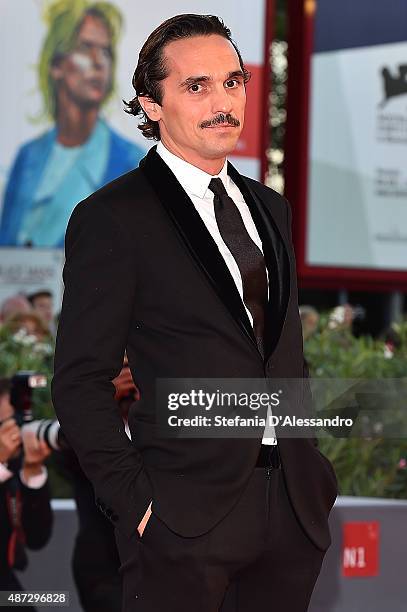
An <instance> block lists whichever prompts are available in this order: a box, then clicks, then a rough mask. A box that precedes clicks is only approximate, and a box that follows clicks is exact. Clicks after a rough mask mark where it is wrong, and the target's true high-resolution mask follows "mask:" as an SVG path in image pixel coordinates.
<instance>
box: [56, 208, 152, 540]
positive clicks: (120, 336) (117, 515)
mask: <svg viewBox="0 0 407 612" xmlns="http://www.w3.org/2000/svg"><path fill="white" fill-rule="evenodd" d="M63 280H64V284H65V289H64V296H63V303H62V309H61V314H60V319H59V325H58V332H57V338H56V348H55V360H54V375H53V379H52V382H51V394H52V401H53V404H54V408H55V412H56V414H57V417H58V419H59V422H60V424H61V427H62V429H63V431H64V434H65V436H66V438H67V440H68V442H69V444H70V445H71V447H72V449H73V450H74V451H75V453H76V455H77V457H78V459H79V463H80V465H81V467H82V469H83V471H84V473H85V475H86V476H87V477H88V479H89V480H90V481H91V483H92V485H93V487H94V491H95V495H96V503H97V505H98V507H99V509H100V510H102V512H103V513H104V514H105V515H106V516H107V518H109V519H110V520H111V521H112V522H113V523H114V524H115V526H116V527H117V529H118V530H119V531H121V532H122V533H123V534H124V535H126V536H127V537H130V535H131V534H132V533H134V530H136V529H137V526H138V524H139V523H140V521H141V519H142V517H143V515H144V513H145V511H146V509H147V507H148V505H149V503H150V501H151V499H152V488H151V484H150V481H149V479H148V476H147V473H146V472H145V470H144V469H143V464H142V457H141V455H140V453H139V452H138V451H137V449H136V448H135V447H134V445H133V444H132V442H131V441H130V440H129V438H128V437H127V435H126V433H125V431H124V424H123V421H122V418H121V416H120V414H119V410H118V405H117V402H116V401H115V399H114V396H115V387H114V384H113V383H112V380H113V379H114V378H116V376H118V374H119V373H120V370H121V368H122V365H123V358H124V352H125V349H126V344H127V338H128V334H129V329H130V325H131V318H132V311H133V306H134V299H135V292H136V282H137V281H136V270H135V261H134V252H133V250H132V249H131V245H130V244H128V240H126V239H125V236H124V232H123V229H122V228H121V227H120V225H119V223H118V221H117V220H116V219H115V218H114V216H113V215H112V214H111V213H110V212H109V210H108V208H107V207H105V204H104V202H103V201H102V200H101V199H100V198H99V199H97V198H95V197H94V196H91V198H89V199H88V200H84V201H83V202H80V203H79V204H78V205H77V206H76V207H75V209H74V211H73V212H72V214H71V217H70V219H69V222H68V226H67V230H66V234H65V265H64V269H63Z"/></svg>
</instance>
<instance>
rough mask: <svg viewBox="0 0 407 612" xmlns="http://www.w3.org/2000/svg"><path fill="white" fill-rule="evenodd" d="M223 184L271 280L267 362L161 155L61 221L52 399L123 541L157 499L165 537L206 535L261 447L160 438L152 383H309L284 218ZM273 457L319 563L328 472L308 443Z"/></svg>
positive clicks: (261, 192) (277, 204) (328, 502)
mask: <svg viewBox="0 0 407 612" xmlns="http://www.w3.org/2000/svg"><path fill="white" fill-rule="evenodd" d="M228 172H229V173H230V175H231V177H232V178H233V180H234V181H235V183H236V184H237V186H238V187H239V189H240V190H241V192H242V193H243V196H244V198H245V200H246V202H247V204H248V206H249V208H250V210H251V213H252V216H253V219H254V221H255V223H256V226H257V229H258V231H259V235H260V238H261V239H262V243H263V248H264V253H265V259H266V263H267V267H268V270H269V275H270V300H269V304H268V308H269V316H270V321H272V325H270V326H269V330H268V336H267V354H266V358H265V359H264V360H263V358H262V357H261V354H260V353H259V351H258V349H257V345H256V341H255V338H254V336H253V331H252V327H251V325H250V322H249V319H248V317H247V314H246V311H245V309H244V306H243V303H242V300H241V298H240V296H239V293H238V290H237V288H236V286H235V283H234V281H233V279H232V277H231V275H230V273H229V271H228V269H227V267H226V264H225V262H224V260H223V258H222V256H221V254H220V253H219V250H218V249H217V246H216V244H215V243H214V241H213V239H212V237H211V235H210V234H209V232H208V231H207V229H206V227H205V225H204V224H203V222H202V220H201V218H200V216H199V214H198V212H197V211H196V209H195V207H194V205H193V203H192V202H191V200H190V199H189V197H188V195H187V194H186V192H185V191H184V189H183V188H182V187H181V185H180V184H179V183H178V181H177V180H176V178H175V176H174V175H173V173H172V172H171V171H170V169H169V168H168V166H167V165H166V164H165V163H164V161H163V160H162V159H161V158H160V156H159V155H158V154H157V152H156V150H155V147H153V148H152V149H151V150H150V151H149V153H148V154H147V156H146V157H145V158H144V159H143V160H142V162H141V163H140V167H139V168H137V169H136V170H133V171H131V172H129V173H127V174H125V175H123V176H122V177H120V178H118V179H117V180H115V181H113V182H112V183H109V184H108V185H106V186H105V187H103V188H102V189H100V190H99V191H97V192H96V193H94V194H93V195H91V196H90V197H89V198H87V199H86V200H84V201H83V202H80V203H79V204H78V205H77V206H76V207H75V209H74V211H73V213H72V215H71V217H70V219H69V223H68V227H67V231H66V236H65V256H66V261H65V266H64V271H63V278H64V282H65V292H64V298H63V304H62V310H61V316H60V321H59V329H58V334H57V340H56V352H55V369H54V377H53V380H52V397H53V402H54V406H55V410H56V413H57V416H58V418H59V420H60V423H61V425H62V428H63V430H64V433H65V434H66V436H67V438H68V440H69V442H70V444H71V445H72V447H73V448H74V450H75V451H76V453H77V455H78V458H79V461H80V463H81V465H82V468H83V470H84V472H85V473H86V474H87V476H88V478H89V479H90V480H91V482H92V483H93V485H94V488H95V493H96V500H97V503H98V505H99V507H100V508H101V509H102V510H103V512H104V513H105V514H106V515H107V516H108V517H109V518H110V519H111V520H112V521H113V522H114V523H115V525H116V527H117V529H119V530H120V531H122V532H123V533H124V534H126V535H127V536H130V535H131V534H132V533H133V532H134V530H135V529H136V527H137V525H138V523H139V521H140V520H141V518H142V516H143V515H144V513H145V511H146V509H147V507H148V504H149V502H150V500H151V499H153V511H154V512H155V514H156V515H157V516H159V517H160V518H161V519H162V520H163V521H164V522H165V523H166V524H167V525H168V527H169V528H170V529H172V530H173V531H175V532H177V533H179V534H182V535H184V536H196V535H199V534H203V533H205V532H206V531H208V530H209V529H211V528H212V527H213V526H214V525H215V524H216V523H217V522H219V521H220V520H221V519H222V518H223V517H224V516H225V515H226V514H227V513H228V512H229V510H230V509H231V508H232V507H233V505H234V504H235V503H236V501H237V499H238V498H239V496H240V495H241V493H242V491H243V489H244V487H245V485H246V483H247V482H248V479H249V476H250V474H251V472H252V470H253V468H254V466H255V463H256V458H257V455H258V452H259V447H260V443H261V435H260V436H259V438H258V439H220V440H216V439H199V440H197V439H189V440H188V439H185V438H184V439H169V438H166V439H165V438H163V437H161V438H159V437H156V435H155V433H156V425H155V417H154V407H155V385H156V379H157V378H160V377H161V378H219V377H223V378H235V377H236V378H240V377H243V378H264V377H266V378H272V377H277V378H283V377H297V378H298V377H303V375H304V359H303V347H302V332H301V323H300V318H299V313H298V298H297V285H296V269H295V258H294V252H293V248H292V243H291V233H290V232H291V230H290V225H291V218H290V215H291V213H290V209H289V206H288V205H287V202H286V200H285V199H284V198H283V197H281V196H280V195H279V194H277V193H276V192H274V191H273V190H271V189H269V188H268V187H265V186H264V185H262V184H260V183H258V182H257V181H254V180H251V179H249V178H245V177H243V176H241V175H240V174H239V173H238V172H237V171H236V170H235V169H234V168H233V166H232V165H231V164H229V165H228ZM125 349H126V350H127V356H128V359H129V365H130V368H131V372H132V376H133V379H134V382H135V383H136V385H137V386H138V387H139V389H140V392H141V399H140V401H138V402H136V403H135V404H133V405H132V406H131V408H130V412H129V426H130V430H131V434H132V441H131V442H130V440H129V439H128V438H127V436H126V434H125V433H124V428H123V424H122V420H121V417H120V416H119V413H118V410H117V406H116V402H115V400H114V393H115V389H114V385H113V383H112V382H111V381H112V379H113V378H115V377H116V376H117V375H118V374H119V372H120V370H121V367H122V363H123V354H124V351H125ZM280 451H281V457H282V464H283V470H284V474H285V477H286V482H287V487H288V491H289V495H290V498H291V501H292V503H293V506H294V509H295V511H296V513H297V515H298V518H299V520H300V522H301V524H302V525H303V527H304V529H305V531H306V532H307V533H308V535H309V537H310V538H311V539H312V540H313V541H314V542H315V544H316V545H317V546H318V547H320V548H322V549H325V548H326V547H327V546H328V545H329V543H330V535H329V529H328V523H327V518H328V513H329V511H330V509H331V506H332V505H333V503H334V500H335V497H336V494H337V484H336V479H335V475H334V472H333V470H332V466H331V464H330V463H329V461H328V460H327V459H326V458H325V457H324V456H323V455H321V453H320V452H319V451H318V450H317V448H316V447H315V445H314V443H313V441H312V440H311V439H281V441H280Z"/></svg>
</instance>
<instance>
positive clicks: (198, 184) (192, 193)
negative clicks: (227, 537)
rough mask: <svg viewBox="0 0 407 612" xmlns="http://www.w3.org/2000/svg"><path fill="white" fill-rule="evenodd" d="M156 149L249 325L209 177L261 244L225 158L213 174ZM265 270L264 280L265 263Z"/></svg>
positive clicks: (269, 440)
mask: <svg viewBox="0 0 407 612" xmlns="http://www.w3.org/2000/svg"><path fill="white" fill-rule="evenodd" d="M157 153H158V154H159V155H160V157H161V158H162V159H163V161H164V162H165V163H166V164H167V166H168V167H169V168H170V170H171V171H172V172H173V174H174V175H175V177H176V179H177V180H178V182H179V183H180V184H181V186H182V187H183V189H184V190H185V191H186V192H187V194H188V196H189V197H190V199H191V200H192V203H193V205H194V206H195V208H196V210H197V212H198V213H199V215H200V217H201V219H202V221H203V222H204V224H205V226H206V228H207V230H208V232H209V233H210V234H211V236H212V238H213V240H214V241H215V243H216V245H217V247H218V249H219V252H220V254H221V255H222V257H223V259H224V260H225V263H226V265H227V267H228V269H229V272H230V274H231V275H232V278H233V280H234V282H235V284H236V287H237V290H238V291H239V294H240V298H241V300H242V303H243V305H244V307H245V309H246V312H247V316H248V317H249V320H250V323H251V324H252V325H253V317H252V315H251V313H250V311H249V310H248V308H247V307H246V304H245V303H244V302H243V283H242V277H241V274H240V270H239V267H238V265H237V263H236V260H235V258H234V257H233V255H232V253H231V252H230V250H229V249H228V247H227V245H226V244H225V242H224V241H223V238H222V236H221V233H220V231H219V227H218V224H217V221H216V217H215V210H214V205H213V200H214V194H213V192H212V191H211V190H210V189H209V183H210V181H211V179H213V178H220V179H221V181H222V183H223V185H224V187H225V189H226V192H227V194H228V195H229V196H230V197H231V198H232V200H233V201H234V203H235V204H236V206H237V208H238V209H239V212H240V214H241V217H242V220H243V223H244V225H245V228H246V230H247V233H248V234H249V236H250V238H251V239H252V240H253V242H255V244H256V245H257V246H258V247H259V249H260V250H261V251H262V252H263V246H262V243H261V240H260V236H259V234H258V231H257V228H256V226H255V224H254V221H253V219H252V216H251V214H250V210H249V207H248V206H247V204H246V202H245V201H244V198H243V196H242V193H241V191H240V189H239V188H238V187H237V185H236V184H235V183H234V182H233V181H232V179H231V178H230V176H229V175H228V173H227V160H225V163H224V165H223V168H222V170H221V171H220V172H219V174H216V175H214V176H213V175H211V174H208V173H207V172H204V171H203V170H201V169H200V168H197V167H196V166H193V165H192V164H190V163H188V162H186V161H185V160H183V159H181V158H180V157H178V156H177V155H174V153H171V152H170V151H169V150H168V149H167V148H166V147H165V146H164V145H163V143H162V142H161V141H160V142H159V143H158V144H157ZM266 272H267V280H268V270H267V267H266ZM270 414H271V410H270V408H269V410H268V413H267V415H268V416H269V415H270ZM265 431H267V437H266V436H265V435H264V436H263V439H262V444H276V439H275V431H274V427H270V428H266V430H265Z"/></svg>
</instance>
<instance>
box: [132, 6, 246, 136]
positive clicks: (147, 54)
mask: <svg viewBox="0 0 407 612" xmlns="http://www.w3.org/2000/svg"><path fill="white" fill-rule="evenodd" d="M211 34H218V35H219V36H223V38H226V39H227V40H228V41H229V42H230V43H231V44H232V45H233V47H234V49H235V51H236V53H237V56H238V58H239V63H240V67H241V69H242V71H243V74H244V82H245V83H247V81H248V80H249V79H250V72H249V71H248V70H246V68H245V67H244V64H243V60H242V57H241V55H240V52H239V49H238V48H237V46H236V44H235V43H234V42H233V40H232V35H231V32H230V30H229V28H227V27H226V26H225V24H224V23H223V21H222V19H220V18H219V17H216V16H215V15H194V14H185V15H176V16H175V17H171V18H170V19H167V20H166V21H164V22H163V23H162V24H161V25H159V26H158V28H156V29H155V30H154V32H152V33H151V34H150V36H149V37H148V38H147V40H146V42H145V43H144V45H143V47H142V49H141V51H140V55H139V59H138V63H137V66H136V70H135V71H134V75H133V80H132V83H133V87H134V90H135V92H136V95H135V97H134V98H133V99H132V100H130V101H129V102H126V101H125V100H123V102H124V103H125V105H126V106H127V109H125V111H126V113H129V114H131V115H134V116H136V117H137V116H140V117H141V118H142V122H141V123H140V125H139V126H138V128H139V130H141V131H142V133H143V136H145V137H146V138H150V139H151V138H152V139H154V140H160V129H159V127H158V122H157V121H151V119H149V118H148V117H147V115H146V113H145V112H144V110H143V109H142V107H141V104H140V102H139V101H138V96H147V97H148V98H151V99H152V100H154V102H156V103H157V104H159V105H160V106H161V104H162V97H163V93H162V87H161V81H163V80H164V79H165V78H166V77H167V76H168V66H167V64H166V62H165V58H164V53H163V51H164V47H165V46H166V45H168V43H170V42H173V41H175V40H181V39H183V38H190V37H192V36H209V35H211Z"/></svg>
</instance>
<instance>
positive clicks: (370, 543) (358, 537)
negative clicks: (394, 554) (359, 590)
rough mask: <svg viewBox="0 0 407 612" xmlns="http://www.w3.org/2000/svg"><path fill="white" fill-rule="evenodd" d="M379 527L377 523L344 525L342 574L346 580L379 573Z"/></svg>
mask: <svg viewBox="0 0 407 612" xmlns="http://www.w3.org/2000/svg"><path fill="white" fill-rule="evenodd" d="M379 527H380V525H379V522H378V521H369V522H357V523H344V525H343V547H342V574H343V576H346V577H347V578H353V577H355V578H356V577H358V576H377V575H378V573H379V542H380V529H379Z"/></svg>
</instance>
